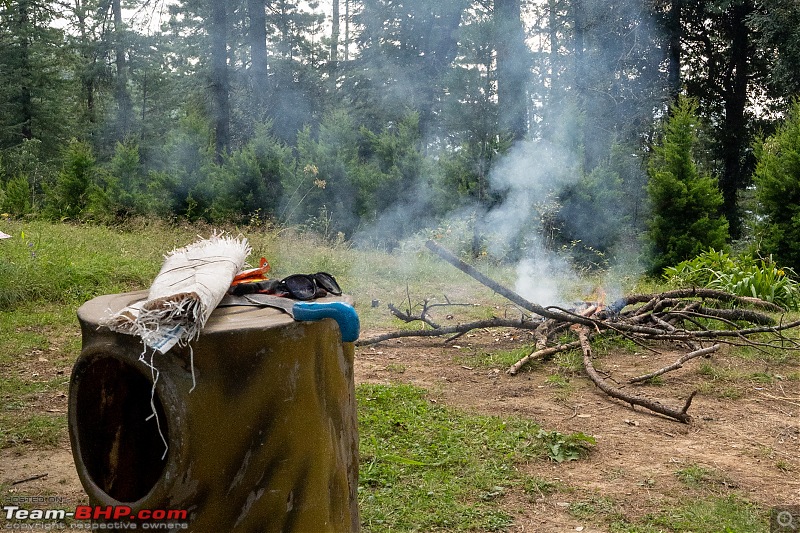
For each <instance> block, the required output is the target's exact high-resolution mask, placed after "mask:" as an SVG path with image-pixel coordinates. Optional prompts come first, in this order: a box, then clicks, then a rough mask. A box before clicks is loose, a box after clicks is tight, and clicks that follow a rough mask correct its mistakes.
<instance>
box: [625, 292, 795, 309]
mask: <svg viewBox="0 0 800 533" xmlns="http://www.w3.org/2000/svg"><path fill="white" fill-rule="evenodd" d="M653 298H711V299H714V300H720V301H722V302H734V303H738V304H742V305H751V306H753V307H756V308H759V309H762V310H764V311H771V312H773V313H785V312H786V309H784V308H783V307H781V306H779V305H776V304H774V303H772V302H767V301H766V300H762V299H760V298H752V297H750V296H736V295H735V294H730V293H728V292H725V291H719V290H716V289H702V288H698V287H694V288H689V289H677V290H674V291H667V292H664V293H661V294H635V295H630V296H626V297H625V302H626V305H631V304H634V303H638V302H649V301H650V300H652V299H653Z"/></svg>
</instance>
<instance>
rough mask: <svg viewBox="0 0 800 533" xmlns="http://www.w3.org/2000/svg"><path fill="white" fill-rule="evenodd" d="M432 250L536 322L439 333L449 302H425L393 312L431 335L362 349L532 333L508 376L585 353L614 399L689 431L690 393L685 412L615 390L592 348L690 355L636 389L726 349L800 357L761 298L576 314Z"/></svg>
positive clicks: (655, 301)
mask: <svg viewBox="0 0 800 533" xmlns="http://www.w3.org/2000/svg"><path fill="white" fill-rule="evenodd" d="M426 246H427V247H428V248H429V249H430V250H431V251H433V252H434V253H436V254H437V255H438V256H439V257H441V258H442V259H444V260H445V261H447V262H448V263H450V264H452V265H453V266H455V267H456V268H458V269H459V270H461V271H462V272H464V273H466V274H469V275H470V276H472V277H473V278H475V279H476V280H477V281H479V282H481V283H483V284H484V285H486V286H487V287H489V288H491V289H492V290H494V291H495V292H496V293H498V294H500V295H502V296H504V297H505V298H507V299H509V300H510V301H511V302H513V303H514V304H516V305H517V306H519V307H520V308H522V309H524V310H526V311H528V312H530V313H531V314H532V315H528V316H526V315H525V314H523V315H522V316H521V317H520V318H517V319H508V318H491V319H488V320H479V321H475V322H470V323H465V324H457V325H453V326H441V325H439V324H437V323H436V322H434V321H433V320H432V318H431V317H430V314H429V313H430V310H431V309H432V308H433V307H436V306H441V305H452V304H451V303H450V302H447V303H446V304H431V303H429V302H428V301H427V300H426V301H425V302H424V304H423V307H422V311H421V313H420V314H419V315H412V314H411V310H410V309H409V310H407V311H405V312H404V311H402V310H400V309H398V308H397V307H395V306H393V305H391V304H390V305H389V309H390V310H391V312H392V313H393V314H394V315H395V316H397V317H398V318H400V319H401V320H404V321H406V322H412V321H417V320H418V321H422V322H425V323H426V324H427V325H428V326H430V328H428V329H423V330H417V331H408V330H404V331H396V332H392V333H387V334H384V335H379V336H377V337H373V338H369V339H363V340H361V341H359V342H358V345H360V346H364V345H369V344H374V343H377V342H381V341H385V340H388V339H394V338H399V337H408V336H450V337H449V339H448V341H453V340H455V339H456V338H458V337H459V336H461V335H463V334H465V333H467V332H468V331H472V330H474V329H482V328H492V327H511V328H520V329H527V330H531V331H532V332H533V335H534V338H535V339H536V346H535V349H534V350H533V351H532V353H530V354H529V355H527V356H525V357H523V358H522V359H520V360H519V361H517V362H516V363H514V364H513V365H511V366H510V367H509V368H508V369H507V373H508V374H511V375H516V374H517V373H518V372H519V371H520V370H521V369H522V368H523V367H524V366H525V365H527V364H528V363H530V362H531V361H534V360H537V359H538V360H541V359H545V358H549V357H552V356H554V355H555V354H557V353H559V352H563V351H568V350H575V349H580V350H581V351H582V353H583V367H584V370H585V371H586V375H587V376H588V377H589V378H590V379H591V380H592V381H593V382H594V383H595V385H597V387H599V388H600V389H601V390H602V391H603V392H605V393H606V394H607V395H608V396H610V397H612V398H616V399H619V400H621V401H623V402H625V403H628V404H630V405H631V406H634V405H638V406H641V407H644V408H646V409H649V410H651V411H653V412H655V413H659V414H661V415H664V416H666V417H668V418H671V419H674V420H677V421H680V422H683V423H689V422H690V421H691V416H690V415H689V414H688V410H689V407H690V406H691V403H692V400H693V399H694V396H695V394H696V393H697V391H694V392H692V393H691V394H690V395H689V397H688V398H687V400H686V401H685V403H684V404H683V406H681V407H670V406H667V405H664V404H662V403H661V402H658V401H654V400H650V399H647V398H643V397H641V396H638V395H634V394H629V393H627V392H625V391H623V390H621V389H620V388H618V387H616V386H614V385H611V384H610V383H609V382H608V381H607V380H606V379H604V378H603V377H602V376H601V375H600V373H599V372H598V371H597V370H596V369H595V367H594V365H593V363H592V359H593V354H592V346H591V340H592V339H593V338H594V337H596V336H598V335H600V334H613V335H619V336H622V337H625V338H627V339H629V340H631V341H633V342H635V343H637V344H639V345H642V346H643V347H645V349H648V350H649V349H651V348H649V347H648V344H651V343H652V342H653V341H670V342H673V343H676V344H680V345H682V346H685V347H688V350H689V351H688V353H686V354H685V355H683V356H682V357H680V358H679V359H677V360H676V361H675V362H674V363H672V364H670V365H668V366H666V367H663V368H660V369H657V370H654V371H653V372H650V373H647V374H644V375H641V376H637V377H634V378H632V379H630V380H629V383H631V384H634V383H642V382H647V381H649V380H651V379H653V378H655V377H657V376H660V375H662V374H665V373H667V372H670V371H672V370H675V369H678V368H681V367H682V366H683V364H684V363H686V362H687V361H689V360H690V359H693V358H696V357H701V356H708V355H710V354H711V353H713V352H715V351H717V350H718V349H719V348H720V345H722V344H730V345H738V346H742V345H747V346H751V347H754V348H755V349H759V350H767V349H770V348H781V349H784V350H786V349H800V343H798V342H797V341H795V340H793V339H790V338H788V337H786V336H784V335H783V332H784V331H786V330H788V329H791V328H795V327H797V326H800V321H795V322H787V323H783V322H778V321H777V320H776V319H775V318H774V315H775V314H781V315H782V314H783V313H785V310H784V309H782V308H781V307H780V306H777V305H775V304H773V303H770V302H767V301H764V300H760V299H758V298H749V297H742V296H736V295H733V294H730V293H727V292H724V291H718V290H712V289H703V288H689V289H678V290H673V291H667V292H663V293H659V294H633V295H628V296H625V297H623V298H620V299H619V300H616V301H615V302H613V303H611V304H609V305H602V304H600V303H591V302H587V303H585V304H583V305H581V306H579V307H577V308H575V309H564V308H561V307H556V306H549V307H543V306H540V305H538V304H536V303H534V302H530V301H528V300H526V299H525V298H523V297H522V296H520V295H519V294H517V293H515V292H513V291H511V290H509V289H508V288H506V287H504V286H502V285H501V284H499V283H497V282H496V281H494V280H492V279H490V278H488V277H486V276H485V275H483V274H482V273H480V272H479V271H477V270H475V269H474V268H473V267H472V266H471V265H469V264H467V263H465V262H463V261H461V260H460V259H458V258H457V257H456V256H454V255H453V254H452V253H450V252H449V251H448V250H446V249H445V248H442V247H441V246H439V245H438V244H437V243H435V242H433V241H428V242H427V244H426ZM564 333H571V336H572V338H573V339H574V340H572V341H569V342H564V341H561V342H559V339H563V338H564V337H565V336H564ZM764 334H766V335H764Z"/></svg>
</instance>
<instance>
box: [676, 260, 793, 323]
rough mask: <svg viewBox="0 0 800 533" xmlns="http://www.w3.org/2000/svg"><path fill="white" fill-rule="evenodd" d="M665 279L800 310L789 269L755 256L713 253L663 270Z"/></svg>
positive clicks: (791, 271)
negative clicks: (732, 255)
mask: <svg viewBox="0 0 800 533" xmlns="http://www.w3.org/2000/svg"><path fill="white" fill-rule="evenodd" d="M664 277H665V278H666V279H667V280H668V281H669V282H671V283H673V284H676V285H680V286H694V287H706V288H709V289H719V290H723V291H727V292H730V293H732V294H736V295H739V296H752V297H754V298H761V299H762V300H766V301H768V302H774V303H776V304H778V305H780V306H782V307H784V308H786V309H794V310H797V309H798V308H800V286H798V283H797V282H796V281H795V280H794V279H793V278H794V277H796V274H795V273H794V271H793V270H791V269H790V268H781V267H779V266H778V265H777V264H776V263H775V262H774V261H773V260H772V256H769V257H767V258H758V259H756V258H753V257H752V256H746V255H745V256H740V257H731V256H730V255H729V254H727V253H726V252H722V251H716V250H714V249H711V250H709V251H707V252H705V253H702V254H700V255H699V256H697V257H695V258H694V259H691V260H687V261H682V262H681V263H679V264H678V265H676V266H674V267H668V268H666V269H664Z"/></svg>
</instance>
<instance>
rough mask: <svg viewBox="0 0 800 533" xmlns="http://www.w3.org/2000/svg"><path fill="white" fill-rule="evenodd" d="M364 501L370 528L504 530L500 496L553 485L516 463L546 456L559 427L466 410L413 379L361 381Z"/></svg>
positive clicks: (364, 518) (366, 523) (505, 518)
mask: <svg viewBox="0 0 800 533" xmlns="http://www.w3.org/2000/svg"><path fill="white" fill-rule="evenodd" d="M357 396H358V402H359V427H360V432H361V435H360V438H361V444H360V451H361V466H360V474H361V476H360V481H359V502H360V508H361V518H362V523H363V526H364V531H368V532H379V531H437V530H447V531H467V530H475V529H479V530H489V531H494V530H502V529H504V528H506V527H507V526H508V525H510V523H511V517H510V516H509V515H508V514H507V513H506V512H505V511H503V510H502V509H501V508H500V507H498V505H497V503H498V502H500V501H501V500H503V498H504V497H505V495H506V494H507V493H508V492H509V491H512V490H518V491H523V492H543V491H547V492H551V491H552V490H554V488H555V486H556V485H555V484H554V483H551V482H548V481H544V480H541V479H538V478H537V479H534V478H527V477H526V476H524V475H523V474H521V473H520V471H519V470H518V469H517V466H518V465H520V464H521V463H524V462H526V461H530V460H535V459H543V458H546V457H547V456H548V453H549V450H550V449H549V447H548V446H549V444H551V443H552V442H553V441H554V439H555V438H556V437H554V436H553V434H554V435H556V436H557V437H558V438H560V439H561V440H562V441H563V440H567V441H568V440H569V439H570V438H574V437H573V436H564V435H560V434H555V432H553V434H551V433H547V435H545V436H544V437H542V435H541V431H540V428H539V426H538V425H537V424H535V423H534V422H532V421H530V420H524V419H519V418H500V417H493V416H481V415H474V414H468V413H463V412H460V411H458V410H455V409H451V408H447V407H443V406H439V405H436V404H433V403H431V402H429V401H428V400H427V399H426V397H425V391H423V390H421V389H418V388H415V387H412V386H410V385H402V384H398V385H391V386H388V385H369V384H364V385H360V386H359V387H358V390H357Z"/></svg>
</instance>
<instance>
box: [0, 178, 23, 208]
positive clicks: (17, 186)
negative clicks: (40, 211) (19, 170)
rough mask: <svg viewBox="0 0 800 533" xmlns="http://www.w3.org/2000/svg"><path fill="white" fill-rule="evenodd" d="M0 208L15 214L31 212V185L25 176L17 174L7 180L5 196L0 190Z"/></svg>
mask: <svg viewBox="0 0 800 533" xmlns="http://www.w3.org/2000/svg"><path fill="white" fill-rule="evenodd" d="M0 208H1V209H0V211H3V212H4V213H9V214H11V215H16V216H22V215H27V214H28V213H30V212H31V186H30V184H29V183H28V178H27V177H26V176H23V175H21V174H19V175H17V176H14V177H13V178H11V179H10V180H9V181H8V183H7V184H6V190H5V198H4V197H3V194H2V192H0Z"/></svg>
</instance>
